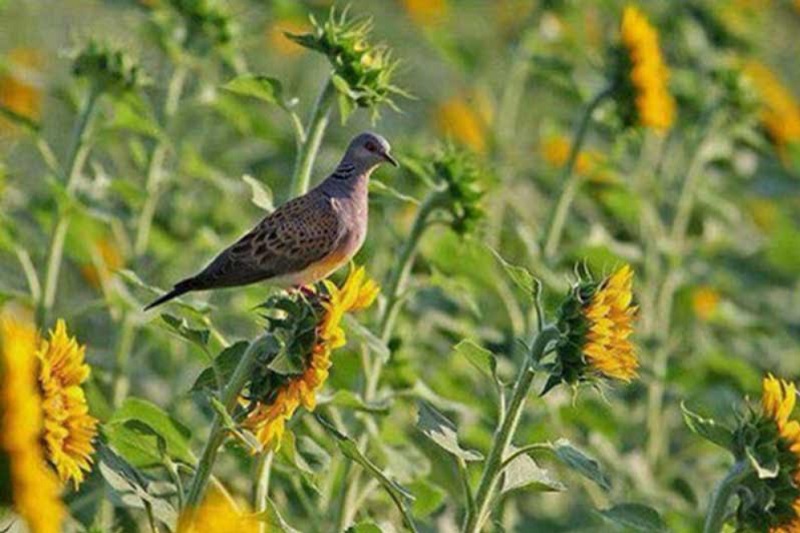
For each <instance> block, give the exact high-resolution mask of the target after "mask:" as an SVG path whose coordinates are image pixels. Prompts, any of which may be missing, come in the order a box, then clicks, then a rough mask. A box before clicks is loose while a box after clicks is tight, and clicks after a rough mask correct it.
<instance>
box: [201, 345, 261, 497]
mask: <svg viewBox="0 0 800 533" xmlns="http://www.w3.org/2000/svg"><path fill="white" fill-rule="evenodd" d="M266 338H267V336H266V335H264V336H261V337H259V338H258V339H256V340H255V341H253V342H252V343H251V344H250V346H248V348H247V350H245V352H244V354H243V355H242V358H241V359H240V360H239V363H238V364H237V365H236V369H235V370H234V371H233V375H232V376H231V378H230V380H229V381H228V384H227V385H226V387H225V389H224V390H223V391H222V396H221V398H220V401H221V402H222V405H224V406H225V409H227V411H228V412H229V413H230V412H232V411H233V409H234V407H236V401H237V399H238V398H239V395H240V394H241V392H242V389H243V388H244V386H245V384H246V383H247V381H248V380H249V379H250V372H251V370H252V368H253V365H254V364H255V362H256V359H257V358H258V355H259V350H260V348H261V346H262V344H263V342H264V341H265V339H266ZM223 440H225V424H224V423H223V420H222V417H221V416H220V415H219V414H217V415H216V416H215V417H214V423H213V425H212V426H211V432H210V434H209V436H208V440H207V441H206V445H205V447H204V448H203V453H202V455H201V456H200V461H199V462H198V463H197V469H196V470H195V473H194V477H193V478H192V481H191V484H190V485H189V494H188V495H187V496H186V507H187V508H188V509H190V512H191V510H192V509H195V508H196V507H197V506H198V505H199V504H200V501H201V500H202V498H203V494H204V493H205V488H206V485H207V484H208V478H209V477H210V476H211V470H212V468H213V466H214V462H215V461H216V459H217V452H218V451H219V447H220V445H222V441H223Z"/></svg>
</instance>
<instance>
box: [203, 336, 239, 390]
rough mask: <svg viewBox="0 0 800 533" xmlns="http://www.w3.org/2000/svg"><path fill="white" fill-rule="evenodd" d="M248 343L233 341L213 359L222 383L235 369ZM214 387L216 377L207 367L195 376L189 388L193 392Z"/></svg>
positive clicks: (212, 369)
mask: <svg viewBox="0 0 800 533" xmlns="http://www.w3.org/2000/svg"><path fill="white" fill-rule="evenodd" d="M249 345H250V343H249V342H247V341H238V342H235V343H234V344H231V345H230V346H228V347H227V348H225V349H224V350H222V351H221V352H220V353H219V355H217V357H216V358H215V359H214V366H216V369H217V371H218V372H219V373H220V377H221V378H222V382H223V383H227V382H228V380H229V379H230V377H231V376H232V375H233V371H234V370H236V365H237V364H239V360H240V359H241V358H242V355H243V354H244V352H245V351H246V350H247V347H248V346H249ZM216 389H217V378H216V377H215V376H214V368H213V367H208V368H206V369H205V370H203V371H202V372H201V373H200V375H199V376H197V379H196V380H195V382H194V385H192V388H191V390H192V391H193V392H195V391H202V390H216Z"/></svg>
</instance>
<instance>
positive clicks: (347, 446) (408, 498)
mask: <svg viewBox="0 0 800 533" xmlns="http://www.w3.org/2000/svg"><path fill="white" fill-rule="evenodd" d="M314 416H315V418H316V419H317V421H318V422H319V423H320V425H322V427H323V428H325V430H326V431H327V432H328V433H330V434H331V435H333V437H334V438H335V439H336V445H337V446H338V448H339V451H341V452H342V454H343V455H344V456H345V457H347V458H349V459H351V460H352V461H355V462H356V463H358V464H359V465H361V466H362V467H363V468H364V469H365V470H366V471H367V472H368V473H369V474H370V475H371V476H372V477H374V478H375V479H376V480H377V481H378V483H380V484H381V486H382V487H383V488H384V490H386V492H388V493H389V495H390V496H391V497H392V499H393V500H394V502H395V503H396V504H397V505H398V506H401V507H402V508H403V509H404V510H405V511H408V508H407V503H408V502H413V501H414V495H413V494H411V493H410V492H409V491H408V490H407V489H406V488H404V487H403V486H402V485H400V484H399V483H397V482H396V481H394V480H392V479H390V478H389V477H387V476H386V474H384V473H383V470H381V469H380V468H379V467H378V466H377V465H375V463H373V462H372V461H370V460H369V459H368V458H367V457H366V456H364V454H362V453H361V451H360V450H359V449H358V446H357V445H356V443H355V442H354V441H353V439H351V438H350V437H348V436H347V435H345V434H344V433H341V432H340V431H339V430H337V429H336V428H335V427H333V426H332V425H331V424H330V422H328V421H327V420H325V419H324V418H322V417H321V416H319V415H314Z"/></svg>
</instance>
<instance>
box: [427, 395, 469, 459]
mask: <svg viewBox="0 0 800 533" xmlns="http://www.w3.org/2000/svg"><path fill="white" fill-rule="evenodd" d="M418 406H419V414H418V416H417V429H419V430H420V431H422V433H423V434H424V435H425V436H426V437H428V438H429V439H431V440H432V441H433V442H434V443H435V444H436V445H438V446H439V447H440V448H442V449H443V450H445V451H446V452H448V453H450V454H452V455H455V456H456V457H460V458H461V459H463V460H465V461H480V460H481V459H483V455H481V454H480V453H478V452H476V451H473V450H465V449H464V448H462V447H461V445H460V444H459V443H458V429H457V428H456V425H455V424H454V423H452V422H451V421H450V420H448V419H447V417H445V416H444V415H443V414H442V413H440V412H439V411H437V410H436V409H435V408H434V407H433V406H431V405H429V404H428V403H427V402H419V403H418Z"/></svg>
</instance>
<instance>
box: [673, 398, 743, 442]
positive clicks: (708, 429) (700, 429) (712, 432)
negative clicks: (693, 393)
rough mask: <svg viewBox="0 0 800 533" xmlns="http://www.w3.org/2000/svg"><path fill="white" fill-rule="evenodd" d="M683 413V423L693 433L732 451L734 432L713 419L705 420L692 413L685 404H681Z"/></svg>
mask: <svg viewBox="0 0 800 533" xmlns="http://www.w3.org/2000/svg"><path fill="white" fill-rule="evenodd" d="M681 411H683V421H684V422H685V423H686V425H687V426H688V428H689V430H690V431H691V432H692V433H694V434H695V435H699V436H700V437H703V438H704V439H706V440H707V441H710V442H713V443H714V444H716V445H717V446H721V447H723V448H725V449H726V450H730V449H731V446H732V445H733V432H732V431H731V430H730V429H728V428H727V427H725V426H723V425H722V424H720V423H719V422H717V421H716V420H714V419H712V418H704V417H702V416H700V415H699V414H697V413H695V412H693V411H691V410H690V409H689V408H688V407H686V403H685V402H681Z"/></svg>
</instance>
